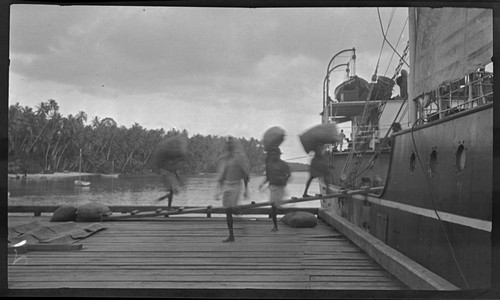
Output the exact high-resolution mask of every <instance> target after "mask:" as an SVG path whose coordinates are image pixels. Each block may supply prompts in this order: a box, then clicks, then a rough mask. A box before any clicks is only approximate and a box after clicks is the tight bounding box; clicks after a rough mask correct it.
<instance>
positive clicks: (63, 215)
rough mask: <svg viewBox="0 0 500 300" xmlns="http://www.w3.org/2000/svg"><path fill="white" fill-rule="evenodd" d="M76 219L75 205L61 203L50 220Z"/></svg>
mask: <svg viewBox="0 0 500 300" xmlns="http://www.w3.org/2000/svg"><path fill="white" fill-rule="evenodd" d="M75 220H76V207H74V206H72V205H61V206H59V207H58V208H57V209H56V210H55V211H54V213H53V214H52V217H51V218H50V222H68V221H75Z"/></svg>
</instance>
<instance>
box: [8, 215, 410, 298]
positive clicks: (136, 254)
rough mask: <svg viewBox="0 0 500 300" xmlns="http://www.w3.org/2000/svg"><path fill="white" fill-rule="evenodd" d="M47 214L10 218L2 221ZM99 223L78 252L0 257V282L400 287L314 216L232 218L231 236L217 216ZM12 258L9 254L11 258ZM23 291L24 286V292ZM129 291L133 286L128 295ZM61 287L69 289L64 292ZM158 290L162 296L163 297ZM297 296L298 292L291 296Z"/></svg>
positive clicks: (39, 286)
mask: <svg viewBox="0 0 500 300" xmlns="http://www.w3.org/2000/svg"><path fill="white" fill-rule="evenodd" d="M49 218H50V217H49V216H44V215H42V216H32V215H31V216H28V215H26V216H9V226H15V225H20V224H26V223H29V222H31V221H33V220H40V221H41V222H47V224H53V223H50V222H49ZM102 224H103V225H104V227H106V229H104V230H102V231H99V232H98V233H96V234H93V235H91V236H89V237H87V238H85V239H83V240H81V241H79V242H77V243H76V244H82V249H81V250H73V251H28V252H27V253H25V254H23V255H25V257H24V258H25V259H18V261H17V262H16V263H15V264H12V262H13V261H14V259H15V258H16V257H15V255H14V254H9V255H8V260H9V262H8V263H9V267H8V287H9V290H10V292H11V294H15V295H16V294H17V295H22V294H26V291H28V290H31V289H36V291H37V294H40V292H41V293H42V294H43V291H44V290H48V291H52V292H53V291H58V295H61V293H64V291H68V290H67V288H70V289H110V290H111V289H114V291H117V292H118V293H120V294H121V295H122V296H126V295H128V294H127V293H128V292H127V291H132V290H135V291H137V290H160V289H162V290H165V289H166V290H172V291H173V290H176V291H177V292H179V291H180V292H182V291H202V290H203V291H211V290H213V291H215V292H217V291H220V290H226V291H228V290H234V289H238V290H239V289H245V290H264V291H265V290H268V291H275V290H297V291H299V290H323V291H324V290H407V289H408V287H406V286H405V285H404V284H402V283H401V282H400V281H399V280H398V279H396V278H395V277H394V276H392V275H391V274H390V273H389V272H388V271H386V270H385V269H384V268H382V267H381V266H380V265H378V264H377V263H376V262H374V261H373V260H372V259H371V258H370V257H369V256H368V255H367V254H366V253H364V252H363V251H362V250H361V249H360V248H358V247H357V246H356V245H354V244H353V243H352V242H350V241H349V240H348V239H347V238H346V237H345V236H343V235H342V234H341V233H339V232H338V231H336V230H335V229H334V228H332V227H330V226H329V225H328V224H326V223H325V222H323V221H321V220H319V224H318V225H317V226H316V227H314V228H291V227H289V226H287V225H285V224H283V223H281V222H280V224H279V231H278V232H272V231H271V228H272V221H271V220H270V219H269V218H268V217H267V216H263V217H262V218H259V219H253V218H248V217H235V221H234V233H235V238H236V241H235V242H234V243H222V240H223V239H225V238H226V237H227V235H228V230H227V226H226V221H225V218H224V217H212V218H204V217H184V216H176V217H168V218H167V217H156V218H154V217H153V218H143V219H141V220H138V221H113V222H103V223H102ZM19 256H20V255H18V257H17V258H19ZM23 291H24V293H23ZM136 293H137V292H136ZM68 294H71V293H70V292H68ZM162 295H165V294H162ZM297 295H299V294H297Z"/></svg>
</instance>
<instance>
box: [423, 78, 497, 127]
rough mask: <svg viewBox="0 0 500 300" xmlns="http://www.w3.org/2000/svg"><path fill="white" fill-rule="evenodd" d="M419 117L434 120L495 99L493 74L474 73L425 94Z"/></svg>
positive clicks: (429, 120) (427, 120)
mask: <svg viewBox="0 0 500 300" xmlns="http://www.w3.org/2000/svg"><path fill="white" fill-rule="evenodd" d="M424 98H426V99H427V100H425V101H424V102H425V103H422V105H421V107H420V109H419V111H418V117H419V118H420V119H423V120H424V121H425V122H432V121H435V120H437V119H440V118H444V117H447V116H449V115H452V114H455V113H457V112H461V111H464V110H468V109H471V108H474V107H477V106H480V105H484V104H486V103H488V102H491V101H493V74H492V73H485V72H476V73H472V74H470V75H469V76H467V77H465V78H463V79H460V80H458V81H455V82H452V83H450V84H446V85H443V86H441V87H440V88H439V89H438V90H436V91H433V92H431V93H428V94H426V95H425V96H424Z"/></svg>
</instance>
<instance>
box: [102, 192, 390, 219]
mask: <svg viewBox="0 0 500 300" xmlns="http://www.w3.org/2000/svg"><path fill="white" fill-rule="evenodd" d="M380 189H382V187H375V188H366V189H360V190H342V191H339V192H337V193H333V194H327V195H316V196H314V197H303V198H297V197H292V198H290V199H287V200H283V201H282V202H281V204H280V205H285V204H292V203H299V202H308V201H314V200H321V199H330V198H338V197H345V196H347V195H357V194H367V193H368V192H373V191H377V190H380ZM272 203H273V202H271V201H266V202H261V203H255V202H252V203H251V204H243V205H238V206H236V207H234V208H233V210H234V211H235V212H236V213H239V212H244V211H247V213H250V214H254V213H255V211H254V209H255V208H259V207H265V206H271V205H272ZM300 210H302V211H303V209H300ZM225 212H226V208H224V207H212V206H207V207H194V208H189V209H186V208H181V209H177V210H170V211H166V210H161V211H155V212H143V213H140V212H133V213H130V214H127V215H107V216H106V215H105V216H102V221H113V220H124V219H137V218H146V217H156V216H171V215H181V214H193V213H206V214H207V215H210V214H212V213H219V214H221V213H222V214H224V213H225Z"/></svg>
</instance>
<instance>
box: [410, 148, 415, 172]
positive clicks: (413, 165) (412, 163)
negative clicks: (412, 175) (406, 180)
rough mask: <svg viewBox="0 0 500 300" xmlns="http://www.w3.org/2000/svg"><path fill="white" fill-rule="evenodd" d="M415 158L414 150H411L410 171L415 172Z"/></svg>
mask: <svg viewBox="0 0 500 300" xmlns="http://www.w3.org/2000/svg"><path fill="white" fill-rule="evenodd" d="M415 160H416V157H415V152H413V153H412V154H411V156H410V171H411V172H415Z"/></svg>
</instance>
